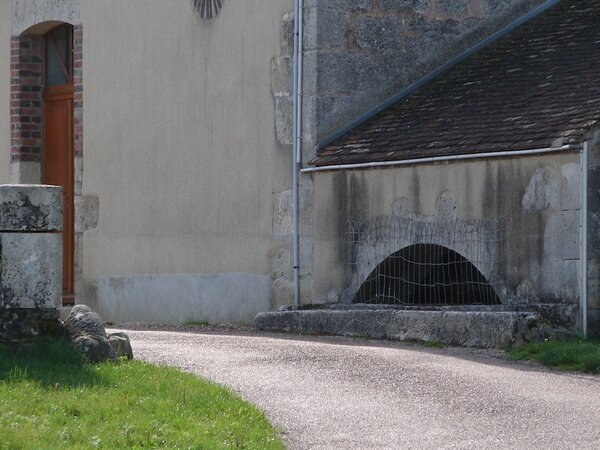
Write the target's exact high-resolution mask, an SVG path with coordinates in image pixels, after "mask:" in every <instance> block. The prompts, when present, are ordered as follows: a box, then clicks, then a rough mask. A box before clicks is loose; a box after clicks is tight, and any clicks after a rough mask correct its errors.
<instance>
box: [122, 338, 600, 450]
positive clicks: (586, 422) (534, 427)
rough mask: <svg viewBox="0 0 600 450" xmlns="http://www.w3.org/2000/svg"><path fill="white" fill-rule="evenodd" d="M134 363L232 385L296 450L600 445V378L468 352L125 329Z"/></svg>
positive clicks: (343, 341)
mask: <svg viewBox="0 0 600 450" xmlns="http://www.w3.org/2000/svg"><path fill="white" fill-rule="evenodd" d="M126 332H127V333H129V335H130V338H131V342H132V346H133V351H134V354H135V357H136V358H139V359H143V360H146V361H151V362H154V363H159V364H168V365H172V366H177V367H180V368H182V369H184V370H187V371H190V372H193V373H196V374H198V375H201V376H203V377H206V378H208V379H210V380H213V381H215V382H217V383H220V384H224V385H227V386H229V387H231V388H232V389H233V390H234V391H236V392H237V393H239V394H240V395H241V396H242V397H243V398H244V399H246V400H248V401H250V402H252V403H254V404H256V405H258V406H259V407H260V408H261V409H262V410H263V411H265V413H266V415H267V416H268V417H269V419H270V420H271V422H272V423H273V424H274V425H275V426H276V427H277V428H278V429H280V430H281V432H282V436H283V439H284V441H285V442H286V444H287V446H288V448H290V449H372V448H393V449H409V448H419V449H420V448H436V449H437V448H447V449H450V448H469V449H485V448H490V449H492V448H493V449H498V448H515V449H516V448H518V449H531V448H539V449H550V448H560V449H565V448H578V449H584V448H590V449H592V448H593V449H598V448H600V377H595V376H586V375H580V374H557V373H553V372H551V371H548V370H546V369H543V368H540V367H538V366H536V365H533V364H521V363H512V362H509V361H506V360H504V359H503V358H502V357H501V354H498V353H493V352H483V351H474V350H467V349H427V348H422V347H418V346H411V345H403V344H393V343H384V342H378V341H356V340H350V339H344V338H325V337H324V338H309V337H291V336H286V335H277V334H256V333H250V332H202V333H192V332H177V331H154V330H153V331H132V330H129V331H126Z"/></svg>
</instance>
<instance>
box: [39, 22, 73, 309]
mask: <svg viewBox="0 0 600 450" xmlns="http://www.w3.org/2000/svg"><path fill="white" fill-rule="evenodd" d="M71 39H72V31H71V28H70V27H68V26H63V27H59V28H57V29H55V30H53V31H51V32H50V33H48V35H46V39H45V47H46V49H45V54H46V58H45V61H44V63H45V66H46V69H45V73H46V82H45V88H44V160H43V164H44V166H43V167H44V171H43V182H44V183H45V184H52V185H56V186H62V188H63V305H70V304H73V303H74V300H75V297H74V293H75V279H74V272H75V270H74V260H75V252H74V249H75V239H74V236H75V216H74V201H73V197H74V161H73V81H72V80H73V79H72V75H71V74H72V71H71V61H72V59H71V52H72V44H71Z"/></svg>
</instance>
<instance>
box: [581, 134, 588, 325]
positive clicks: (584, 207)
mask: <svg viewBox="0 0 600 450" xmlns="http://www.w3.org/2000/svg"><path fill="white" fill-rule="evenodd" d="M579 166H580V169H581V172H580V181H581V191H580V200H581V207H580V210H579V220H580V226H579V230H580V239H579V243H580V251H579V283H580V284H579V296H580V300H579V307H580V309H581V332H582V334H583V335H584V336H587V331H588V330H587V313H588V311H587V307H588V302H587V278H588V277H587V213H588V201H587V196H588V195H587V194H588V192H587V190H588V176H587V175H588V143H587V142H585V143H584V144H583V148H582V150H581V153H580V156H579Z"/></svg>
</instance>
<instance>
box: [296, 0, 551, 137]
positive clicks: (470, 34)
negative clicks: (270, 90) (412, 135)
mask: <svg viewBox="0 0 600 450" xmlns="http://www.w3.org/2000/svg"><path fill="white" fill-rule="evenodd" d="M540 3H542V1H541V0H412V1H406V0H335V1H327V2H322V1H317V0H309V1H306V2H305V5H306V7H307V9H306V12H305V17H306V29H307V35H306V36H305V50H306V56H305V61H306V71H305V74H306V76H305V95H306V101H307V104H308V105H309V108H313V109H314V112H313V117H311V119H312V121H314V126H315V130H314V131H313V133H312V134H313V135H314V136H313V137H316V138H317V139H321V138H322V137H323V136H324V135H326V134H327V133H329V132H331V131H333V130H335V129H336V128H339V127H340V126H343V125H345V124H346V123H348V122H349V121H350V120H352V119H354V118H356V117H358V116H360V115H361V114H363V113H365V112H366V111H367V110H369V109H370V108H372V107H374V106H376V105H377V104H378V103H380V102H381V101H382V100H384V99H386V98H388V97H390V96H391V95H393V94H395V93H397V92H399V91H400V90H401V89H402V88H404V87H406V86H407V85H409V84H410V83H412V82H414V81H416V80H418V79H419V78H421V77H423V76H424V75H426V74H427V73H429V72H431V71H433V70H435V69H436V68H438V67H440V66H442V65H443V64H445V63H446V62H448V61H450V60H451V59H452V58H453V57H455V56H457V55H459V54H460V53H462V52H464V51H465V50H467V49H468V48H470V47H472V46H473V45H475V44H477V43H478V42H480V41H481V40H483V39H484V38H486V37H488V36H490V35H492V34H493V33H494V32H496V31H497V30H499V29H501V28H502V27H503V26H505V25H507V24H509V23H510V22H512V21H514V20H516V19H517V18H518V17H520V16H522V15H523V14H525V13H526V12H528V11H529V10H531V9H532V8H533V7H534V6H535V5H537V4H540Z"/></svg>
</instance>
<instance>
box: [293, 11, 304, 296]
mask: <svg viewBox="0 0 600 450" xmlns="http://www.w3.org/2000/svg"><path fill="white" fill-rule="evenodd" d="M303 11H304V4H303V0H296V4H295V8H294V74H293V77H294V80H293V93H292V95H293V108H294V113H293V122H294V123H293V156H292V208H293V211H292V255H293V266H294V267H293V269H294V305H295V306H298V305H299V304H300V248H299V247H300V245H299V228H300V226H299V222H300V217H299V215H300V211H299V205H298V203H299V202H298V174H299V173H300V167H301V162H302V76H303V60H302V57H303V49H302V37H303V27H304V20H303V17H302V16H303Z"/></svg>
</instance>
